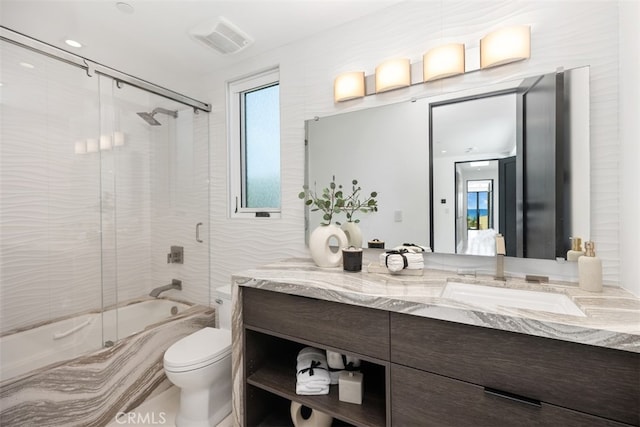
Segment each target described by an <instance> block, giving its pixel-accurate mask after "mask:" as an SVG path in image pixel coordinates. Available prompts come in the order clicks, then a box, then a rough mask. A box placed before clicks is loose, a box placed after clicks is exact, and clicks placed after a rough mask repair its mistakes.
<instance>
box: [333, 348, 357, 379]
mask: <svg viewBox="0 0 640 427" xmlns="http://www.w3.org/2000/svg"><path fill="white" fill-rule="evenodd" d="M327 365H329V377H330V378H331V384H338V378H339V377H340V372H342V371H357V370H358V368H360V359H358V358H356V357H352V356H347V355H344V354H340V353H337V352H335V351H331V350H327Z"/></svg>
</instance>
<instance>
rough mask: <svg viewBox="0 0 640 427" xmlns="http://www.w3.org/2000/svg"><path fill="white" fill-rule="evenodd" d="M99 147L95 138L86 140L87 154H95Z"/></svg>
mask: <svg viewBox="0 0 640 427" xmlns="http://www.w3.org/2000/svg"><path fill="white" fill-rule="evenodd" d="M98 148H99V145H98V140H97V139H95V138H89V139H87V153H96V152H97V151H98Z"/></svg>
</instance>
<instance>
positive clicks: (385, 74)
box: [376, 58, 411, 93]
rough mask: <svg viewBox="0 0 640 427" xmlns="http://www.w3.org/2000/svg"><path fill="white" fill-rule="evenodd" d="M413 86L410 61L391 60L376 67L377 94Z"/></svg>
mask: <svg viewBox="0 0 640 427" xmlns="http://www.w3.org/2000/svg"><path fill="white" fill-rule="evenodd" d="M409 85H411V64H410V63H409V60H408V59H404V58H403V59H390V60H388V61H385V62H383V63H382V64H380V65H378V66H377V67H376V93H380V92H386V91H388V90H393V89H399V88H401V87H407V86H409Z"/></svg>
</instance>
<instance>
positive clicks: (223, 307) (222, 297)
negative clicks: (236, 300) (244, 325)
mask: <svg viewBox="0 0 640 427" xmlns="http://www.w3.org/2000/svg"><path fill="white" fill-rule="evenodd" d="M214 293H215V295H214V299H215V302H216V310H217V311H218V328H220V329H226V330H228V331H230V330H231V285H225V286H221V287H219V288H216V289H215V292H214Z"/></svg>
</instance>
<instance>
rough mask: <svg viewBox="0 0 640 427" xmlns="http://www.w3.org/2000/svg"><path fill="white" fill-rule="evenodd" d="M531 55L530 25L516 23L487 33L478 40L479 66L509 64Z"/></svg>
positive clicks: (482, 67) (487, 66)
mask: <svg viewBox="0 0 640 427" xmlns="http://www.w3.org/2000/svg"><path fill="white" fill-rule="evenodd" d="M530 57H531V27H529V26H528V25H517V26H513V27H507V28H502V29H500V30H496V31H494V32H492V33H489V34H487V35H486V36H484V37H483V38H482V39H481V40H480V68H481V69H484V68H489V67H495V66H498V65H504V64H509V63H511V62H515V61H521V60H523V59H528V58H530Z"/></svg>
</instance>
